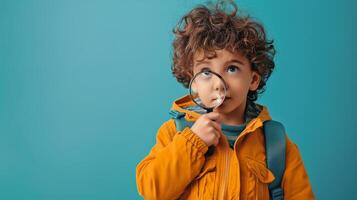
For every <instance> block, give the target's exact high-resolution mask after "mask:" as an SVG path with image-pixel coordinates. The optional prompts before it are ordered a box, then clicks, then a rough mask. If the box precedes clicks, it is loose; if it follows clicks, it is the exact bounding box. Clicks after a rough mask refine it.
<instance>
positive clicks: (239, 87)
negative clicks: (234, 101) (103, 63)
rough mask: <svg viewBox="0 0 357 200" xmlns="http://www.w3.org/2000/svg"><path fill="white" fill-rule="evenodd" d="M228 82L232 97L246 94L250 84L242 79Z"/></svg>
mask: <svg viewBox="0 0 357 200" xmlns="http://www.w3.org/2000/svg"><path fill="white" fill-rule="evenodd" d="M228 84H229V93H230V94H231V95H232V97H236V98H237V97H242V96H243V95H246V93H247V92H248V90H249V85H248V84H246V82H245V81H243V80H242V79H238V80H233V81H230V82H229V83H228Z"/></svg>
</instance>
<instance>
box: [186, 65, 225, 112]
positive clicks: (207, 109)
mask: <svg viewBox="0 0 357 200" xmlns="http://www.w3.org/2000/svg"><path fill="white" fill-rule="evenodd" d="M204 72H209V73H212V74H214V75H216V76H218V78H219V79H221V81H222V82H223V85H224V99H223V101H224V100H225V99H226V95H227V94H226V93H227V84H226V82H225V81H224V79H223V78H222V76H221V75H219V74H217V73H216V72H213V71H210V70H206V71H201V72H199V73H197V74H195V76H193V78H192V79H191V81H190V84H189V90H190V98H191V100H192V101H193V102H195V103H196V105H198V106H200V107H201V108H204V109H205V110H206V111H207V112H212V111H213V108H209V107H206V106H202V105H200V104H199V103H197V102H196V100H195V99H194V98H193V97H192V92H191V85H192V82H193V80H195V78H196V76H198V75H199V74H201V73H204ZM223 101H222V103H223ZM222 103H221V104H222Z"/></svg>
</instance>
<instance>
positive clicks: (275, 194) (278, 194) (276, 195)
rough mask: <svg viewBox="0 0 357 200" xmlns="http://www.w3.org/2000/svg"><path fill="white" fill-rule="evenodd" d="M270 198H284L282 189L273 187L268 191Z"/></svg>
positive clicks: (275, 199) (278, 199)
mask: <svg viewBox="0 0 357 200" xmlns="http://www.w3.org/2000/svg"><path fill="white" fill-rule="evenodd" d="M270 192H271V198H272V200H283V199H284V190H283V189H281V188H280V187H279V188H275V189H273V190H271V191H270Z"/></svg>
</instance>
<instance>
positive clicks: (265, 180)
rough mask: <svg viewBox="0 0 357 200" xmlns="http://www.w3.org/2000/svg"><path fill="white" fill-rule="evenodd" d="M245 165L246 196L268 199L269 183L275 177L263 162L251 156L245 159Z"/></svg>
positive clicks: (256, 199)
mask: <svg viewBox="0 0 357 200" xmlns="http://www.w3.org/2000/svg"><path fill="white" fill-rule="evenodd" d="M245 163H246V166H247V169H248V174H247V177H246V179H247V180H246V184H247V186H248V187H247V191H246V194H245V196H246V198H244V199H254V200H258V199H259V200H260V199H262V200H268V199H269V188H268V186H269V183H271V182H272V181H273V180H274V179H275V177H274V175H273V173H272V172H271V171H270V170H269V169H268V168H267V167H266V166H265V164H264V162H262V161H258V160H255V159H252V158H247V159H246V162H245Z"/></svg>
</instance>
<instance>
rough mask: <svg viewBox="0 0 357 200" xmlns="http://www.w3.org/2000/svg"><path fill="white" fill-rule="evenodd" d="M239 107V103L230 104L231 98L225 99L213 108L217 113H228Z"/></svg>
mask: <svg viewBox="0 0 357 200" xmlns="http://www.w3.org/2000/svg"><path fill="white" fill-rule="evenodd" d="M238 108H239V105H234V104H232V100H229V101H225V102H224V103H223V104H222V105H220V106H219V107H218V108H216V109H215V111H216V112H218V113H224V114H228V113H231V112H233V111H235V110H237V109H238Z"/></svg>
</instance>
